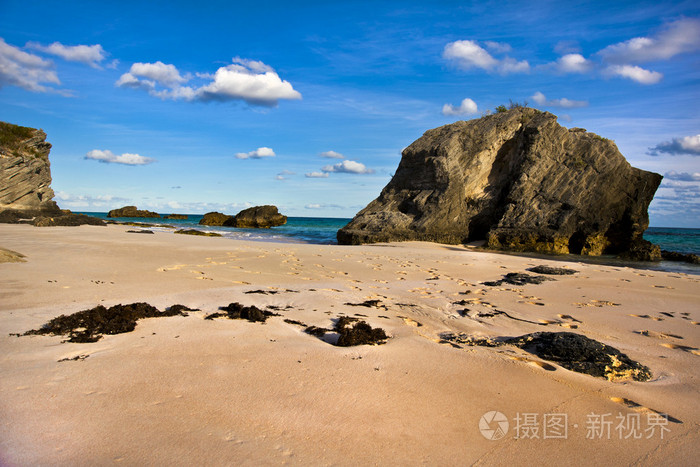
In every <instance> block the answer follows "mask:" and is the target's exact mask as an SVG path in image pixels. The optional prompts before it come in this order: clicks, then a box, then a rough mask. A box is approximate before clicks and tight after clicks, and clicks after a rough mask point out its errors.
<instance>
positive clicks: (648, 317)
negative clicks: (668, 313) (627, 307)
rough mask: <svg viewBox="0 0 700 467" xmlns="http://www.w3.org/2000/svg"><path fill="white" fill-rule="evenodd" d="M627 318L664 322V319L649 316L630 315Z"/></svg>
mask: <svg viewBox="0 0 700 467" xmlns="http://www.w3.org/2000/svg"><path fill="white" fill-rule="evenodd" d="M627 316H632V317H633V318H644V319H653V320H654V321H663V320H664V319H663V318H657V317H656V316H649V315H635V314H633V313H630V314H629V315H627Z"/></svg>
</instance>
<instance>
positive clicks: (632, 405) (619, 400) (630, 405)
mask: <svg viewBox="0 0 700 467" xmlns="http://www.w3.org/2000/svg"><path fill="white" fill-rule="evenodd" d="M610 400H611V401H613V402H615V403H617V404H620V405H624V406H625V407H627V408H630V409H632V410H634V411H635V412H642V413H655V414H658V415H661V416H662V417H664V418H665V419H666V420H668V421H669V422H672V423H683V422H682V421H681V420H678V419H677V418H675V417H672V416H670V415H669V414H666V413H663V412H659V411H658V410H654V409H650V408H649V407H644V406H643V405H641V404H638V403H636V402H635V401H633V400H630V399H626V398H624V397H615V396H613V397H611V398H610Z"/></svg>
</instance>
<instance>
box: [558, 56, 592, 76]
mask: <svg viewBox="0 0 700 467" xmlns="http://www.w3.org/2000/svg"><path fill="white" fill-rule="evenodd" d="M554 66H555V68H556V70H557V71H559V72H561V73H586V72H588V71H590V70H591V68H592V67H593V64H592V63H591V62H590V61H589V60H587V59H586V58H585V57H584V56H583V55H581V54H566V55H564V56H561V57H559V58H558V59H557V61H556V62H554Z"/></svg>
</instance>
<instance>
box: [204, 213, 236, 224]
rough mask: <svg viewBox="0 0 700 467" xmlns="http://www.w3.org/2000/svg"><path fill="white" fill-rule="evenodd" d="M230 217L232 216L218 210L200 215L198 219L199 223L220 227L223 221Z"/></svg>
mask: <svg viewBox="0 0 700 467" xmlns="http://www.w3.org/2000/svg"><path fill="white" fill-rule="evenodd" d="M231 217H232V216H228V215H226V214H222V213H220V212H208V213H206V214H205V215H204V216H202V219H201V220H200V221H199V225H213V226H219V227H220V226H222V225H224V222H226V221H227V220H229V219H230V218H231Z"/></svg>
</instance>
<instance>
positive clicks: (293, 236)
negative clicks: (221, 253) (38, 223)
mask: <svg viewBox="0 0 700 467" xmlns="http://www.w3.org/2000/svg"><path fill="white" fill-rule="evenodd" d="M81 214H87V215H89V216H94V217H99V218H100V219H104V220H116V221H119V222H140V223H144V224H156V225H163V226H165V225H172V226H173V227H176V228H178V229H197V230H202V231H204V232H216V233H220V234H221V235H223V236H224V237H229V238H235V239H241V240H266V241H278V242H288V243H314V244H319V245H331V244H335V243H337V242H336V239H335V234H336V232H337V231H338V229H340V228H341V227H343V226H344V225H345V224H347V223H348V222H350V219H341V218H329V217H289V218H288V219H287V223H286V224H285V225H281V226H279V227H273V228H271V229H237V228H234V227H214V226H207V225H199V221H200V220H201V219H202V215H201V214H189V215H188V218H187V220H178V219H158V218H156V219H151V218H142V217H119V218H116V219H109V218H108V217H107V213H106V212H83V213H81ZM155 229H157V230H160V229H164V230H168V231H170V230H172V229H167V228H165V227H161V228H158V227H155Z"/></svg>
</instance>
